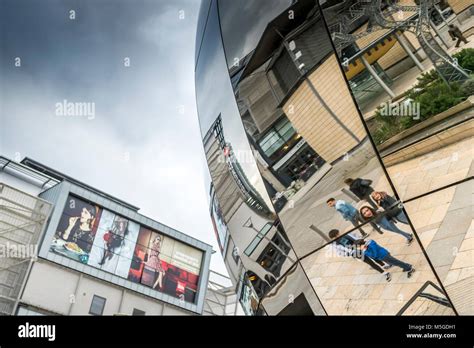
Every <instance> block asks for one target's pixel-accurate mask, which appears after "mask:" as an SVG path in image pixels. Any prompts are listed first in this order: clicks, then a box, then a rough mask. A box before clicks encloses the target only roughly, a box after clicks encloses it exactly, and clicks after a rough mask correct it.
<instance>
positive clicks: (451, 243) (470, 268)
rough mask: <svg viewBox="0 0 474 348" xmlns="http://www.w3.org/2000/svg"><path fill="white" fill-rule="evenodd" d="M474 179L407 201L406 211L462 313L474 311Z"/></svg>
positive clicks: (449, 293)
mask: <svg viewBox="0 0 474 348" xmlns="http://www.w3.org/2000/svg"><path fill="white" fill-rule="evenodd" d="M473 191H474V187H473V181H469V182H465V183H463V184H459V185H457V186H453V187H450V188H447V189H445V190H441V191H438V192H436V193H433V194H430V195H428V196H425V197H423V198H420V199H417V200H415V201H412V202H409V203H407V204H406V210H407V212H408V214H409V216H410V219H411V221H412V222H413V225H414V226H415V228H416V230H417V232H418V235H419V236H420V239H421V242H422V243H423V246H424V247H425V250H426V252H427V253H428V256H429V257H430V260H431V262H432V264H433V266H434V267H435V269H436V272H437V273H438V275H439V277H440V279H441V281H443V284H444V285H445V287H446V291H447V292H448V295H449V296H450V298H451V300H452V301H453V303H454V305H455V307H456V309H457V310H458V311H459V313H460V314H472V313H473V312H474V220H473V202H474V200H473Z"/></svg>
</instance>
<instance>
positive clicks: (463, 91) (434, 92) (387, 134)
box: [370, 48, 474, 144]
mask: <svg viewBox="0 0 474 348" xmlns="http://www.w3.org/2000/svg"><path fill="white" fill-rule="evenodd" d="M453 57H454V58H456V59H457V61H458V64H459V65H460V66H461V67H462V68H463V69H467V70H470V72H471V73H473V72H474V49H473V48H465V49H463V50H461V51H459V52H458V53H456V54H454V55H453ZM472 77H473V75H471V79H469V80H467V81H465V82H464V83H462V84H461V85H460V84H459V83H452V84H451V85H450V86H448V85H446V83H445V82H444V81H443V80H442V79H441V77H440V76H439V74H438V72H437V71H436V70H435V69H432V70H430V71H428V72H425V73H423V74H422V75H421V76H420V77H418V83H417V84H416V85H415V86H414V87H413V88H412V89H410V90H408V91H407V92H406V93H405V96H406V97H407V98H409V99H411V100H412V102H414V103H419V104H420V119H418V120H415V119H414V118H413V117H408V116H405V117H394V116H382V115H381V113H380V109H378V110H377V111H376V112H375V117H374V118H373V119H372V121H371V125H370V129H371V134H372V137H373V138H374V141H375V142H376V143H377V144H381V143H383V142H385V141H387V140H388V139H390V138H391V137H393V136H394V135H396V134H398V133H400V132H402V131H403V130H405V129H408V128H410V127H413V126H414V125H416V124H417V123H419V122H422V121H424V120H426V119H428V118H430V117H432V116H434V115H437V114H439V113H441V112H443V111H446V110H447V109H449V108H451V107H453V106H454V105H457V104H459V103H460V102H462V101H464V100H466V99H467V98H468V97H469V96H471V95H474V78H472Z"/></svg>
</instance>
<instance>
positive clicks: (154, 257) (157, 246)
mask: <svg viewBox="0 0 474 348" xmlns="http://www.w3.org/2000/svg"><path fill="white" fill-rule="evenodd" d="M160 252H161V236H160V235H157V236H156V237H155V239H154V240H153V243H152V245H151V248H150V256H149V257H148V260H147V262H146V266H147V267H150V268H151V269H153V270H155V283H154V284H153V289H156V287H157V285H159V287H158V289H159V290H160V291H161V290H162V289H163V276H164V274H165V270H164V269H163V266H162V265H161V260H160Z"/></svg>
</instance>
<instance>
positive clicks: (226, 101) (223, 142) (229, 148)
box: [196, 2, 296, 297]
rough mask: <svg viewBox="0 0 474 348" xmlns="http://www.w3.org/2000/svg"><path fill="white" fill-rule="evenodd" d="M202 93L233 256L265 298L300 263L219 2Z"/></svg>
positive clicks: (208, 147) (209, 29)
mask: <svg viewBox="0 0 474 348" xmlns="http://www.w3.org/2000/svg"><path fill="white" fill-rule="evenodd" d="M196 98H197V106H198V113H199V121H200V126H201V133H202V137H203V145H204V151H205V156H206V160H207V163H208V167H209V172H210V177H211V179H212V183H213V191H212V192H213V195H214V197H213V198H215V199H216V201H217V202H218V203H219V208H220V213H219V215H220V221H221V222H222V224H225V225H226V226H227V228H228V231H229V234H230V238H231V239H232V243H233V244H234V246H233V250H232V253H231V255H232V258H237V259H239V262H241V263H242V266H243V267H244V268H245V269H246V270H247V273H248V274H247V277H248V278H249V279H250V281H251V283H252V285H253V286H254V288H255V291H256V292H257V293H258V294H259V296H260V297H261V296H263V295H264V294H265V293H266V292H267V291H268V290H269V289H270V288H271V287H272V286H273V284H274V283H275V282H276V281H277V280H278V279H279V277H280V276H281V274H283V273H284V272H286V271H287V270H288V268H289V267H290V266H291V265H292V264H293V263H294V262H295V260H296V255H295V253H294V251H293V250H292V248H291V245H290V243H289V241H288V237H287V236H286V233H285V231H284V230H283V228H282V227H281V224H280V222H279V220H278V219H277V217H276V214H275V211H274V208H273V205H272V203H271V200H270V198H269V196H268V194H267V191H266V189H265V184H264V182H263V180H262V178H261V176H260V174H259V171H258V169H257V165H256V163H255V159H254V156H253V153H252V150H251V149H250V146H249V144H248V140H247V137H246V135H245V132H244V128H243V126H242V122H241V119H240V115H239V112H238V108H237V105H236V103H235V99H234V95H233V91H232V87H231V83H230V80H229V74H228V71H227V66H226V64H225V58H224V52H223V48H222V44H221V36H220V31H219V22H218V16H217V6H216V3H215V2H213V3H212V5H211V9H210V14H209V19H208V22H207V25H206V28H205V31H204V37H203V40H202V47H201V53H200V55H199V59H198V62H197V66H196ZM209 192H211V191H210V188H209ZM227 254H228V253H227ZM228 262H232V261H231V260H229V261H228Z"/></svg>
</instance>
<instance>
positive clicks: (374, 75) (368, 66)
mask: <svg viewBox="0 0 474 348" xmlns="http://www.w3.org/2000/svg"><path fill="white" fill-rule="evenodd" d="M360 60H361V61H362V63H363V64H364V66H365V68H366V69H367V71H368V72H369V73H370V75H372V77H373V78H374V79H375V81H377V83H378V84H379V85H380V86H381V87H382V88H383V89H384V90H385V92H387V94H388V95H389V96H390V98H392V99H393V98H395V93H393V91H392V90H391V89H390V87H388V86H387V84H386V83H385V82H384V81H383V80H382V79H381V78H380V76H379V75H378V74H377V72H376V71H375V69H374V68H373V67H372V65H370V64H369V62H368V61H367V59H365V57H364V55H361V56H360Z"/></svg>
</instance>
